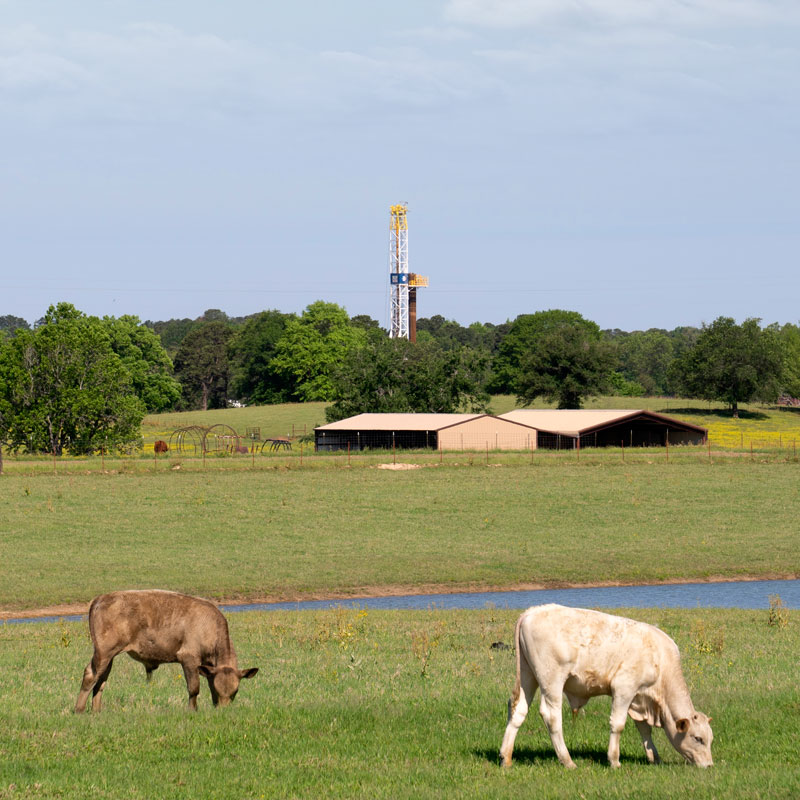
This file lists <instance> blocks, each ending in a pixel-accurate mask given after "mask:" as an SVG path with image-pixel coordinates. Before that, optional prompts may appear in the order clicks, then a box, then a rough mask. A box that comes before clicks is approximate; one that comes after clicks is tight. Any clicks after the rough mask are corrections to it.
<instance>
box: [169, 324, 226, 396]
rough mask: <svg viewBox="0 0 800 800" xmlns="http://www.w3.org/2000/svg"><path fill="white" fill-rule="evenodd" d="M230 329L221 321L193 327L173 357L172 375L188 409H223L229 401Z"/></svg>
mask: <svg viewBox="0 0 800 800" xmlns="http://www.w3.org/2000/svg"><path fill="white" fill-rule="evenodd" d="M232 333H233V332H232V331H231V329H230V328H229V327H228V325H226V324H225V323H224V322H222V321H221V320H215V321H213V322H206V323H203V324H202V325H198V326H197V327H196V328H192V330H190V331H189V333H187V334H186V337H185V338H184V339H183V341H182V342H181V345H180V347H179V348H178V352H177V353H176V354H175V376H176V377H177V378H178V380H179V381H180V383H181V386H182V387H183V396H184V398H185V400H186V402H187V404H188V405H189V407H190V408H197V407H199V408H202V409H203V411H206V410H207V409H209V408H225V406H226V405H227V400H228V381H229V380H230V362H229V361H228V341H229V340H230V338H231V335H232Z"/></svg>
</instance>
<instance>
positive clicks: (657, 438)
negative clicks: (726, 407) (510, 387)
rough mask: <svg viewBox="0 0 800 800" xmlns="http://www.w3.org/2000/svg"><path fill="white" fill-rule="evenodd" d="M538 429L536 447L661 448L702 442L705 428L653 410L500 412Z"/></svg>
mask: <svg viewBox="0 0 800 800" xmlns="http://www.w3.org/2000/svg"><path fill="white" fill-rule="evenodd" d="M500 416H501V417H502V418H503V419H510V420H514V421H515V422H522V423H525V424H527V425H530V426H531V427H534V428H536V429H537V430H538V431H539V436H538V443H539V447H542V448H548V449H553V450H556V449H557V450H561V449H572V448H575V447H621V446H622V447H659V446H660V447H664V446H666V445H667V444H671V445H680V444H703V443H704V442H705V441H706V437H707V435H708V431H707V429H706V428H701V427H700V426H698V425H692V424H691V423H689V422H683V421H682V420H678V419H675V418H674V417H667V416H664V415H663V414H657V413H656V412H654V411H647V410H645V409H637V410H635V411H628V410H625V411H620V410H591V409H586V410H584V409H575V410H573V409H568V410H562V409H517V410H515V411H509V412H508V413H506V414H501V415H500Z"/></svg>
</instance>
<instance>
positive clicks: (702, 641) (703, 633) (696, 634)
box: [692, 619, 725, 656]
mask: <svg viewBox="0 0 800 800" xmlns="http://www.w3.org/2000/svg"><path fill="white" fill-rule="evenodd" d="M692 647H693V648H694V649H695V651H696V652H698V653H709V654H713V655H716V656H718V655H721V654H722V651H723V650H724V649H725V631H724V630H723V629H722V628H718V629H716V630H714V629H712V628H711V626H709V625H708V624H707V623H706V621H705V620H704V619H698V620H697V621H696V622H695V623H694V624H693V625H692Z"/></svg>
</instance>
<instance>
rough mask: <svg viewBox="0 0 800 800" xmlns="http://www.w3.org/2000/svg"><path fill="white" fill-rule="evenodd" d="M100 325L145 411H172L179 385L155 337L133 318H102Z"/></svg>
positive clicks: (164, 351) (170, 362)
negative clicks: (103, 328)
mask: <svg viewBox="0 0 800 800" xmlns="http://www.w3.org/2000/svg"><path fill="white" fill-rule="evenodd" d="M103 324H104V325H105V326H106V329H107V330H108V333H109V336H110V340H111V347H112V349H113V350H114V352H115V353H116V354H117V355H118V356H119V357H120V358H121V359H122V363H123V364H124V365H125V368H126V369H127V370H128V374H129V375H130V378H131V384H132V386H133V391H134V392H135V393H136V395H137V396H138V397H139V398H140V399H141V400H142V402H143V403H144V405H145V408H146V409H147V410H148V411H149V412H154V413H155V412H159V411H166V410H167V409H169V408H173V407H174V406H175V404H176V403H177V402H178V400H179V399H180V396H181V386H180V384H179V383H178V382H177V381H176V380H175V378H173V377H172V361H170V358H169V356H168V355H167V352H166V350H164V347H163V346H162V344H161V340H160V339H159V338H158V336H156V335H155V333H153V331H152V330H150V328H148V327H146V326H145V325H142V323H141V322H140V321H139V318H138V317H134V316H127V315H126V316H122V317H104V318H103Z"/></svg>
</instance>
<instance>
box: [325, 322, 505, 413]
mask: <svg viewBox="0 0 800 800" xmlns="http://www.w3.org/2000/svg"><path fill="white" fill-rule="evenodd" d="M487 373H488V359H487V358H486V356H484V355H481V354H480V353H478V352H476V351H474V350H470V349H468V348H458V349H448V350H445V349H443V348H441V347H440V346H439V345H438V344H437V343H436V342H432V341H428V342H421V341H418V342H417V343H416V344H413V343H411V342H409V341H407V340H405V339H389V338H387V337H383V338H377V337H376V338H373V339H371V340H370V341H369V342H367V343H366V344H364V345H363V346H362V347H359V348H356V349H354V350H351V351H350V353H349V355H348V356H346V357H345V358H344V359H343V360H342V362H341V363H340V365H339V366H338V367H337V369H336V370H335V371H334V372H333V374H332V382H333V386H334V394H333V398H332V399H333V400H334V403H333V404H332V405H331V406H328V408H327V409H326V411H325V415H326V418H327V419H328V421H329V422H333V421H335V420H338V419H343V418H345V417H349V416H353V415H354V414H362V413H367V412H395V413H403V412H429V413H452V412H456V411H461V410H463V411H474V412H480V411H486V409H487V406H488V402H489V395H488V394H487V393H486V391H485V389H484V386H485V384H486V377H487Z"/></svg>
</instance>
